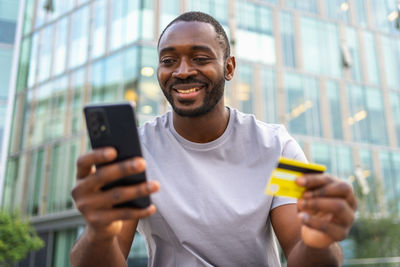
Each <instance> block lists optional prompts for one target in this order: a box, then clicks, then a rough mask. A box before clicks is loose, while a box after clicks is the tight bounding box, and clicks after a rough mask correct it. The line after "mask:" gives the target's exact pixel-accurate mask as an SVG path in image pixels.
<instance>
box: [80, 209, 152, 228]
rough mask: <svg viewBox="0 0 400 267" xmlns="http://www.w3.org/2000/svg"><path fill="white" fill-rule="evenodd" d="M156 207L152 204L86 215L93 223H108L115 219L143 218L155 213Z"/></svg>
mask: <svg viewBox="0 0 400 267" xmlns="http://www.w3.org/2000/svg"><path fill="white" fill-rule="evenodd" d="M155 212H156V207H155V206H154V205H153V204H151V205H150V206H149V207H147V208H145V209H132V208H118V209H109V210H105V211H96V212H92V213H91V214H89V215H88V216H87V217H86V221H87V222H88V224H91V225H108V224H110V223H112V222H114V221H119V220H132V219H141V218H145V217H148V216H151V215H153V214H154V213H155Z"/></svg>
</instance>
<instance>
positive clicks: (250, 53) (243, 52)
mask: <svg viewBox="0 0 400 267" xmlns="http://www.w3.org/2000/svg"><path fill="white" fill-rule="evenodd" d="M236 8H237V14H238V30H237V51H236V52H237V57H238V58H240V59H244V60H249V61H255V62H260V63H264V64H271V65H272V64H275V61H276V59H275V40H274V36H273V32H272V29H273V25H272V12H271V10H270V9H269V8H266V7H263V6H258V5H256V4H253V3H249V2H238V3H237V5H236Z"/></svg>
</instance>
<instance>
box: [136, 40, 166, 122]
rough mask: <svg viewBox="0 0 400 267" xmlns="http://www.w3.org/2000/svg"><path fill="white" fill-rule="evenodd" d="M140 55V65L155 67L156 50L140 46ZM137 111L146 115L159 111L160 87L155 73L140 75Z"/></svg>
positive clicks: (155, 113)
mask: <svg viewBox="0 0 400 267" xmlns="http://www.w3.org/2000/svg"><path fill="white" fill-rule="evenodd" d="M140 56H141V62H142V66H145V67H147V68H152V69H156V68H157V65H156V64H157V62H156V59H157V58H158V56H157V51H156V49H155V48H153V47H141V49H140ZM138 88H139V101H138V104H139V108H138V109H139V112H140V113H142V114H146V115H157V114H159V113H160V112H161V110H160V103H161V99H162V97H161V89H160V87H159V86H158V82H157V78H156V75H152V76H145V75H140V78H139V83H138Z"/></svg>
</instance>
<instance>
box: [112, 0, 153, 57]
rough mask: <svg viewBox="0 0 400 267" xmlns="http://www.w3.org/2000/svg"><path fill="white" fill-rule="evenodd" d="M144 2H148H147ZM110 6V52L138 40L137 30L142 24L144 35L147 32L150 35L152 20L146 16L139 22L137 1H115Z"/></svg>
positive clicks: (138, 2) (138, 4)
mask: <svg viewBox="0 0 400 267" xmlns="http://www.w3.org/2000/svg"><path fill="white" fill-rule="evenodd" d="M145 2H148V0H146V1H145ZM112 4H113V7H112V10H113V11H112V15H111V38H110V40H111V44H110V45H111V50H114V49H118V48H120V47H121V46H124V45H126V44H127V43H130V42H134V41H136V40H138V39H139V29H140V25H142V24H143V27H144V31H145V32H146V34H147V32H149V34H150V35H152V33H153V29H154V27H153V20H152V18H150V19H149V16H146V18H144V17H143V21H141V20H140V17H139V15H140V1H139V0H133V1H132V0H129V1H128V0H117V1H112ZM152 12H153V11H151V14H152ZM144 25H145V26H144ZM150 39H151V38H150Z"/></svg>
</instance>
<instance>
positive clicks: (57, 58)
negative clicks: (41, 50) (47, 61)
mask: <svg viewBox="0 0 400 267" xmlns="http://www.w3.org/2000/svg"><path fill="white" fill-rule="evenodd" d="M55 35H56V36H55V45H54V46H55V48H54V61H53V75H54V76H57V75H59V74H61V73H63V72H64V71H65V67H66V61H67V36H68V18H67V17H65V18H63V19H61V20H59V21H58V22H57V26H56V31H55Z"/></svg>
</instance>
